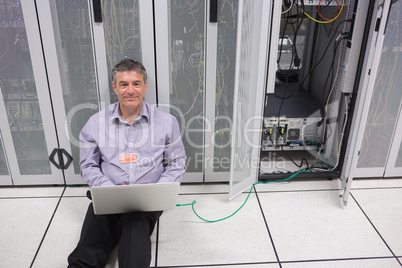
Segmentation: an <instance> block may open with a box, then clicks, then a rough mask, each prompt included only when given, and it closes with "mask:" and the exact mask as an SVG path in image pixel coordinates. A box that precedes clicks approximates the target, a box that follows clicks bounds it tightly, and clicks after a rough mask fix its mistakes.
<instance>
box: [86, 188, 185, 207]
mask: <svg viewBox="0 0 402 268" xmlns="http://www.w3.org/2000/svg"><path fill="white" fill-rule="evenodd" d="M179 187H180V183H179V182H168V183H150V184H133V185H116V186H94V187H92V188H91V195H92V203H93V206H94V211H95V214H96V215H103V214H116V213H127V212H134V211H161V210H168V209H173V208H175V207H176V201H177V196H178V195H179Z"/></svg>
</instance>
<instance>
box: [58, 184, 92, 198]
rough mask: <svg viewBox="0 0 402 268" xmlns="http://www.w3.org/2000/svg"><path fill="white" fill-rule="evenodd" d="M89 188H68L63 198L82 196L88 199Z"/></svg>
mask: <svg viewBox="0 0 402 268" xmlns="http://www.w3.org/2000/svg"><path fill="white" fill-rule="evenodd" d="M87 191H88V186H78V187H67V188H66V190H65V191H64V195H63V196H82V197H86V196H87Z"/></svg>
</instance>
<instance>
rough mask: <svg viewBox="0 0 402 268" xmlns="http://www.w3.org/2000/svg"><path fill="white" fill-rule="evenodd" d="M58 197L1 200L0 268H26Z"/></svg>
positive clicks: (43, 232) (29, 263)
mask: <svg viewBox="0 0 402 268" xmlns="http://www.w3.org/2000/svg"><path fill="white" fill-rule="evenodd" d="M57 202H58V198H26V199H25V198H24V199H0V211H1V217H0V228H1V231H0V241H1V242H0V267H29V266H30V265H31V262H32V260H33V259H34V256H35V253H36V251H37V249H38V247H39V245H40V242H41V240H42V237H43V235H44V234H45V231H46V228H47V226H48V224H49V221H50V219H51V217H52V215H53V212H54V210H55V208H56V205H57Z"/></svg>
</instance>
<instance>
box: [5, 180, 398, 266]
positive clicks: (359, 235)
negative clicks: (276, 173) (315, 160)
mask: <svg viewBox="0 0 402 268" xmlns="http://www.w3.org/2000/svg"><path fill="white" fill-rule="evenodd" d="M255 187H256V188H255V190H253V192H252V193H251V195H250V197H249V199H248V201H247V203H246V204H245V205H244V207H243V208H242V209H241V210H240V211H239V212H238V213H237V214H236V215H234V216H233V217H231V218H229V219H227V220H225V221H221V222H217V223H205V222H203V221H202V220H200V219H199V218H197V216H196V215H195V214H194V213H193V211H192V209H191V207H189V206H187V207H178V208H176V209H174V210H171V211H165V212H164V214H163V215H162V217H161V218H160V222H159V228H156V229H158V231H156V230H155V232H154V234H153V235H152V241H153V248H152V251H153V252H152V256H153V259H152V262H151V266H152V267H155V266H156V267H238V268H244V267H251V268H260V267H267V268H271V267H272V268H273V267H284V268H288V267H289V268H290V267H308V268H310V267H326V268H327V267H342V268H343V267H365V268H366V267H373V268H374V267H375V268H377V267H401V266H402V265H401V263H402V239H401V237H402V179H365V180H364V179H360V180H357V179H356V180H354V181H353V184H352V191H351V196H350V197H349V202H348V205H347V207H343V206H342V202H341V200H340V198H339V192H340V191H339V189H340V183H339V181H338V180H332V181H330V180H326V179H324V180H317V179H315V180H297V179H294V180H292V181H290V182H286V183H270V184H258V185H256V186H255ZM86 190H87V187H67V188H65V187H18V188H0V209H1V211H2V213H1V214H2V215H1V217H0V226H1V231H0V241H1V246H0V267H5V268H8V267H17V268H18V267H22V268H24V267H38V268H44V267H49V268H55V267H56V268H57V267H66V266H67V256H68V254H69V253H70V252H71V251H72V250H73V248H74V247H75V245H76V243H77V241H78V238H79V233H80V229H81V225H82V222H83V219H84V216H85V213H86V209H87V206H88V204H89V202H90V201H89V200H88V199H87V198H86V197H85V193H86ZM227 192H228V186H227V185H225V184H182V186H181V192H180V195H179V200H178V202H179V203H191V202H192V201H193V200H196V201H197V203H196V205H195V209H196V212H197V213H198V214H199V215H200V216H202V217H203V218H205V219H209V220H215V219H219V218H223V217H225V216H228V215H230V214H231V213H233V212H234V211H235V210H236V209H238V208H239V207H240V206H241V205H242V204H243V202H244V201H245V200H246V197H247V194H248V192H247V193H243V194H242V195H240V196H239V197H237V198H236V199H234V200H232V201H229V200H228V198H227ZM111 262H112V263H113V264H109V265H108V267H118V265H117V264H114V261H111Z"/></svg>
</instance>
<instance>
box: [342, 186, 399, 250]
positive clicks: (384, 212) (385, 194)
mask: <svg viewBox="0 0 402 268" xmlns="http://www.w3.org/2000/svg"><path fill="white" fill-rule="evenodd" d="M352 194H353V196H354V197H355V198H356V200H357V202H358V203H359V204H360V206H361V207H362V209H363V210H364V212H365V213H366V214H367V216H368V217H369V219H370V220H371V222H372V223H373V224H374V226H375V227H376V229H377V230H378V231H379V233H380V234H381V236H382V237H383V238H384V240H385V241H386V243H387V244H388V246H389V247H390V248H391V250H392V251H393V252H394V253H395V255H396V256H402V239H401V238H402V188H398V189H376V190H354V191H352ZM349 200H350V199H349Z"/></svg>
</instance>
